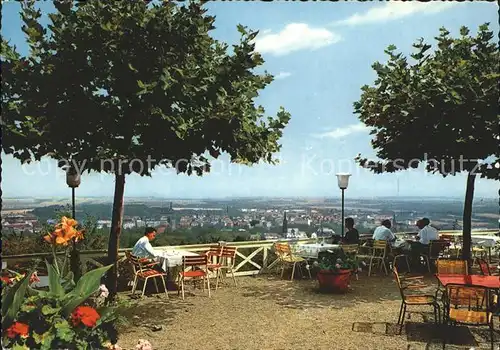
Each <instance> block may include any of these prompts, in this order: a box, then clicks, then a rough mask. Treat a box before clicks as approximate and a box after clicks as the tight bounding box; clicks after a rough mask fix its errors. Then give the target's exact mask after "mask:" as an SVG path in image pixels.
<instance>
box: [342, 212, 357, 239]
mask: <svg viewBox="0 0 500 350" xmlns="http://www.w3.org/2000/svg"><path fill="white" fill-rule="evenodd" d="M344 222H345V228H346V229H347V232H346V234H345V237H344V244H359V232H358V230H356V229H355V228H354V219H353V218H346V219H345V220H344Z"/></svg>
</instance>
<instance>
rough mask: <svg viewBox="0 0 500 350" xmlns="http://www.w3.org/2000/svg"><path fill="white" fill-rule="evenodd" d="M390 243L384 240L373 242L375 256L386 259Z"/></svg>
mask: <svg viewBox="0 0 500 350" xmlns="http://www.w3.org/2000/svg"><path fill="white" fill-rule="evenodd" d="M388 245H389V243H388V242H387V241H383V240H376V241H373V246H372V248H373V255H374V256H378V257H385V255H386V252H387V247H388Z"/></svg>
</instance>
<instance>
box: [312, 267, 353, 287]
mask: <svg viewBox="0 0 500 350" xmlns="http://www.w3.org/2000/svg"><path fill="white" fill-rule="evenodd" d="M317 277H318V282H319V288H320V290H322V291H328V292H347V291H348V290H349V282H350V281H351V270H339V271H331V270H319V271H318V275H317Z"/></svg>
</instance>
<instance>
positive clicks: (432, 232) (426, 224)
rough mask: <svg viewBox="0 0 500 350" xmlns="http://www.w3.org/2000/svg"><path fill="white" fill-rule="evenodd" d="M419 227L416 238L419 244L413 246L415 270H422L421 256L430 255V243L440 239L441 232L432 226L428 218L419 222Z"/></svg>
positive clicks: (412, 254)
mask: <svg viewBox="0 0 500 350" xmlns="http://www.w3.org/2000/svg"><path fill="white" fill-rule="evenodd" d="M417 227H418V228H419V231H418V234H417V236H416V237H415V238H416V240H417V241H418V242H414V243H412V245H411V261H412V265H413V268H414V269H416V270H422V268H423V267H422V264H421V261H420V256H421V255H422V254H429V243H430V241H434V240H438V239H439V232H438V230H436V229H435V228H434V227H432V226H430V220H429V219H428V218H423V219H421V220H418V221H417Z"/></svg>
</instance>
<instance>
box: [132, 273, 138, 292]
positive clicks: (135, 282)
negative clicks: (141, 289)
mask: <svg viewBox="0 0 500 350" xmlns="http://www.w3.org/2000/svg"><path fill="white" fill-rule="evenodd" d="M137 282H138V281H137V275H135V277H134V282H133V283H132V295H134V293H135V289H136V288H137Z"/></svg>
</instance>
